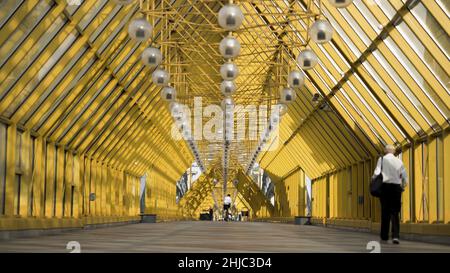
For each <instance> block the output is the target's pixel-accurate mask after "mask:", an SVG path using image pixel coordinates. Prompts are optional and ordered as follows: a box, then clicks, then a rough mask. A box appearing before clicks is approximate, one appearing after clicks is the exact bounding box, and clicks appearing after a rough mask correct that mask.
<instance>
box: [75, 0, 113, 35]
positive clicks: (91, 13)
mask: <svg viewBox="0 0 450 273" xmlns="http://www.w3.org/2000/svg"><path fill="white" fill-rule="evenodd" d="M105 2H106V0H102V1H96V2H95V4H94V6H93V7H91V8H90V9H89V11H88V12H87V13H86V15H85V16H84V17H83V19H81V21H80V23H78V26H80V28H81V30H85V29H86V28H87V26H88V25H89V23H90V22H91V21H92V20H93V19H94V18H95V16H96V15H97V14H98V13H99V11H100V10H101V9H102V8H103V6H104V5H105Z"/></svg>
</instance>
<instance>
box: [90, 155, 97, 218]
mask: <svg viewBox="0 0 450 273" xmlns="http://www.w3.org/2000/svg"><path fill="white" fill-rule="evenodd" d="M90 166H91V177H90V178H91V179H90V183H91V186H90V188H91V193H95V201H91V202H90V208H91V215H93V216H98V215H99V214H98V211H99V206H98V198H99V197H98V168H97V161H95V160H93V159H91V160H90Z"/></svg>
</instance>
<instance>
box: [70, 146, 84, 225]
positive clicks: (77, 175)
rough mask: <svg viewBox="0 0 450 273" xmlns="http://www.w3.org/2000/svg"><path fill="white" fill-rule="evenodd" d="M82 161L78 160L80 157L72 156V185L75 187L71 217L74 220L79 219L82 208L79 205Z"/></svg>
mask: <svg viewBox="0 0 450 273" xmlns="http://www.w3.org/2000/svg"><path fill="white" fill-rule="evenodd" d="M82 162H83V161H82V159H80V156H78V155H74V156H73V161H72V164H73V185H74V186H75V188H74V191H73V197H72V198H73V205H72V206H73V217H74V218H80V216H81V208H82V203H81V201H82V200H81V194H82V186H81V185H82V182H81V178H82V173H83V172H82V170H81V166H82V165H83V164H82Z"/></svg>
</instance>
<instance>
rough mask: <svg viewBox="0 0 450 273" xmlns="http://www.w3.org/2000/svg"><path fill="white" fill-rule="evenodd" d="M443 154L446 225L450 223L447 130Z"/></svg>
mask: <svg viewBox="0 0 450 273" xmlns="http://www.w3.org/2000/svg"><path fill="white" fill-rule="evenodd" d="M442 146H443V149H442V153H443V155H444V163H443V165H444V166H443V169H444V187H443V191H444V223H446V224H449V223H450V153H449V152H448V150H449V149H450V133H449V131H448V130H447V131H446V132H445V133H444V141H443V145H442Z"/></svg>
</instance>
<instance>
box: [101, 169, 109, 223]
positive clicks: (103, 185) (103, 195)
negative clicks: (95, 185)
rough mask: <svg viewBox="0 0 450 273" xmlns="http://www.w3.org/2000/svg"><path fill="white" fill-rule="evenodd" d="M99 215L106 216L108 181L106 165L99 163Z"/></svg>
mask: <svg viewBox="0 0 450 273" xmlns="http://www.w3.org/2000/svg"><path fill="white" fill-rule="evenodd" d="M100 166H101V169H100V170H101V180H100V181H101V186H100V189H101V208H100V211H101V215H102V216H106V215H107V209H106V184H107V183H108V182H107V180H108V169H107V168H108V167H107V166H106V165H105V164H101V165H100Z"/></svg>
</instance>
